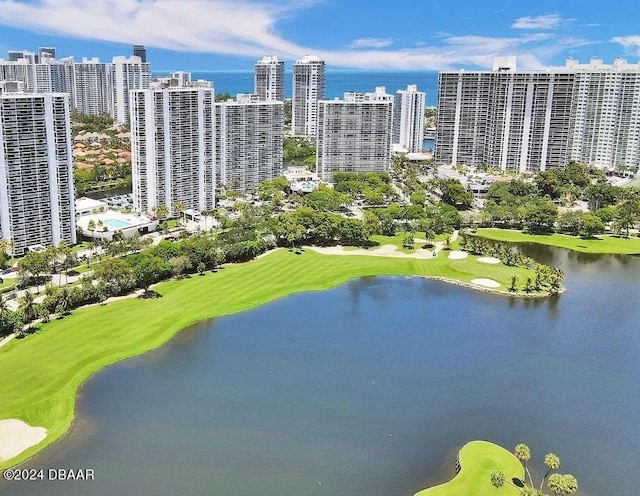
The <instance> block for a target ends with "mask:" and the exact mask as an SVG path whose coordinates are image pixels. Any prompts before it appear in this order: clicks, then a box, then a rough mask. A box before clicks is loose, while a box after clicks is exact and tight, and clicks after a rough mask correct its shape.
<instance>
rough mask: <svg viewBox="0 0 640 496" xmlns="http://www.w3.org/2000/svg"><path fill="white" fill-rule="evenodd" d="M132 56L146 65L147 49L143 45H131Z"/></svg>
mask: <svg viewBox="0 0 640 496" xmlns="http://www.w3.org/2000/svg"><path fill="white" fill-rule="evenodd" d="M133 56H134V57H140V61H141V62H142V63H143V64H146V63H147V49H146V48H145V47H144V45H133Z"/></svg>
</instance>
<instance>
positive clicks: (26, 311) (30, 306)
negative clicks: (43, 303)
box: [18, 292, 38, 329]
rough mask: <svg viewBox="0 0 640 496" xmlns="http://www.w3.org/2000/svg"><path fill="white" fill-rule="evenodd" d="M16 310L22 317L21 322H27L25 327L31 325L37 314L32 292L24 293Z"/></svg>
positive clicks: (36, 305)
mask: <svg viewBox="0 0 640 496" xmlns="http://www.w3.org/2000/svg"><path fill="white" fill-rule="evenodd" d="M18 312H19V313H20V316H21V317H22V322H24V323H25V324H27V329H29V328H30V327H31V322H32V321H33V320H34V319H35V318H36V317H37V316H38V304H37V303H36V302H35V300H34V298H33V293H29V292H27V293H25V295H24V297H23V298H22V303H20V307H19V308H18Z"/></svg>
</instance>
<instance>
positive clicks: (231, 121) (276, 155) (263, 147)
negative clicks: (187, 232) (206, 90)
mask: <svg viewBox="0 0 640 496" xmlns="http://www.w3.org/2000/svg"><path fill="white" fill-rule="evenodd" d="M283 126H284V103H283V102H281V101H280V102H278V101H270V102H266V101H259V99H258V98H257V97H256V96H255V95H245V94H239V95H237V97H236V99H235V100H228V101H226V102H219V103H217V104H216V136H217V137H218V138H217V143H218V150H217V158H216V170H217V171H218V181H219V182H221V183H222V184H224V185H225V186H226V187H228V188H232V189H234V190H237V191H251V190H254V189H255V188H256V187H257V186H258V184H259V183H260V182H262V181H266V180H271V179H273V178H275V177H277V176H279V175H280V174H281V173H282V146H283V140H284V132H283Z"/></svg>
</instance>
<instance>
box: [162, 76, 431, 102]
mask: <svg viewBox="0 0 640 496" xmlns="http://www.w3.org/2000/svg"><path fill="white" fill-rule="evenodd" d="M171 72H172V71H171V70H166V71H163V70H159V71H154V73H153V76H166V75H168V74H169V73H171ZM190 72H191V77H192V79H194V80H195V79H206V80H209V81H212V82H213V87H214V90H215V92H216V93H229V94H231V95H236V94H238V93H253V70H245V69H243V70H192V71H190ZM292 77H293V76H292V73H291V71H286V72H285V96H286V97H287V98H291V92H292V88H291V87H292ZM410 84H415V85H417V86H418V90H419V91H424V92H426V94H427V106H436V105H437V104H438V72H434V71H380V70H378V71H366V70H355V69H327V73H326V95H327V98H328V99H334V98H336V97H339V98H342V96H343V94H344V93H345V92H346V91H358V92H368V91H374V90H375V88H376V86H384V87H385V88H386V90H387V93H390V94H395V92H396V91H397V90H400V89H406V87H407V85H410Z"/></svg>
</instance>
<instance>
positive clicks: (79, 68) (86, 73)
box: [73, 57, 111, 115]
mask: <svg viewBox="0 0 640 496" xmlns="http://www.w3.org/2000/svg"><path fill="white" fill-rule="evenodd" d="M110 95H111V94H110V92H109V65H108V64H101V63H100V60H99V59H98V58H92V59H87V58H86V57H83V59H82V62H78V63H76V64H75V65H74V98H75V99H74V104H73V106H74V107H75V108H76V110H77V111H78V112H80V113H81V114H86V115H99V114H108V113H110V105H109V99H110V97H111V96H110Z"/></svg>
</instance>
